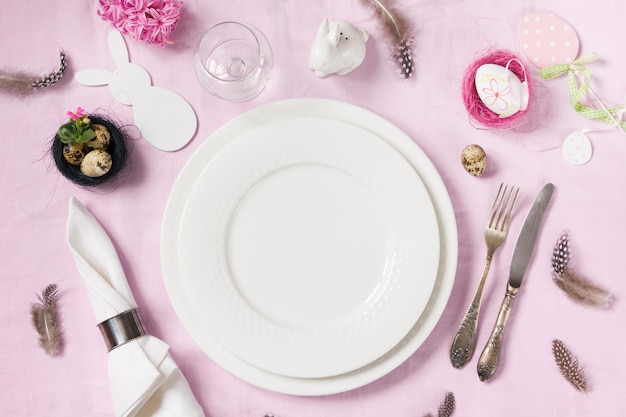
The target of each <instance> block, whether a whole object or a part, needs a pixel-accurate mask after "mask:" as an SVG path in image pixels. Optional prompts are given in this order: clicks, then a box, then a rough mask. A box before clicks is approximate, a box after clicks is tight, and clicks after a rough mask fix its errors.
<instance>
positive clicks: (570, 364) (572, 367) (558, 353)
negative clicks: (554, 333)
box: [552, 339, 587, 392]
mask: <svg viewBox="0 0 626 417" xmlns="http://www.w3.org/2000/svg"><path fill="white" fill-rule="evenodd" d="M552 354H553V355H554V360H555V362H556V365H557V366H558V367H559V371H560V372H561V375H563V377H564V378H565V379H566V380H567V382H569V383H570V384H572V386H573V387H574V388H576V389H577V390H578V391H582V392H587V377H586V376H585V372H584V371H583V370H582V368H581V367H580V366H579V363H578V359H577V358H576V357H574V355H572V353H571V352H570V350H569V349H568V348H567V346H565V343H563V342H562V341H561V340H558V339H556V340H553V341H552Z"/></svg>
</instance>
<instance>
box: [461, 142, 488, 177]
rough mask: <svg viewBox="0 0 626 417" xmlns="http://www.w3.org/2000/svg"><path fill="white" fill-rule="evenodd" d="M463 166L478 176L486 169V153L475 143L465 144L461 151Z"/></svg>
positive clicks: (471, 173)
mask: <svg viewBox="0 0 626 417" xmlns="http://www.w3.org/2000/svg"><path fill="white" fill-rule="evenodd" d="M461 164H463V168H465V170H466V171H467V172H468V173H469V174H470V175H473V176H475V177H480V176H481V175H483V173H484V172H485V169H487V154H486V153H485V150H484V149H483V148H481V147H480V146H478V145H476V144H472V145H468V146H466V147H465V148H464V149H463V151H462V152H461Z"/></svg>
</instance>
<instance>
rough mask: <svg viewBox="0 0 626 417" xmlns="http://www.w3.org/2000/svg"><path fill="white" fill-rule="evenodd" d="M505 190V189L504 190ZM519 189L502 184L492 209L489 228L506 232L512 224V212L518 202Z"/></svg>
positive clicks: (488, 222)
mask: <svg viewBox="0 0 626 417" xmlns="http://www.w3.org/2000/svg"><path fill="white" fill-rule="evenodd" d="M503 188H504V189H503ZM518 193H519V187H509V186H508V185H506V184H504V183H502V184H500V188H499V189H498V194H497V195H496V199H495V200H494V202H493V206H492V207H491V212H490V213H489V220H488V221H487V227H489V228H492V229H496V230H501V231H505V230H507V229H508V228H509V223H510V222H511V212H512V211H513V207H514V206H515V202H516V201H517V195H518Z"/></svg>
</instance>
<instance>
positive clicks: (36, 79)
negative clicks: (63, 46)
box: [0, 51, 67, 96]
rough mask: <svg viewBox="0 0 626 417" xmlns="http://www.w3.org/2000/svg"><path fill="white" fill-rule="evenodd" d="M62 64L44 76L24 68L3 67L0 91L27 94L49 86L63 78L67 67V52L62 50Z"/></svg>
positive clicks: (18, 94)
mask: <svg viewBox="0 0 626 417" xmlns="http://www.w3.org/2000/svg"><path fill="white" fill-rule="evenodd" d="M60 59H61V64H60V66H59V68H58V69H57V70H55V71H53V72H51V73H50V74H48V75H46V76H44V77H42V76H40V75H37V74H32V73H29V72H27V71H22V70H12V69H1V70H0V92H2V93H8V94H13V95H17V96H25V95H28V94H31V93H34V92H35V91H37V90H38V89H40V88H45V87H49V86H51V85H53V84H55V83H56V82H57V81H59V80H60V79H61V78H63V74H64V73H65V69H66V68H67V60H66V59H65V53H64V52H63V51H61V52H60Z"/></svg>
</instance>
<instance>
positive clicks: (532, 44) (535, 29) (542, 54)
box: [518, 12, 580, 69]
mask: <svg viewBox="0 0 626 417" xmlns="http://www.w3.org/2000/svg"><path fill="white" fill-rule="evenodd" d="M518 37H519V43H520V45H521V47H522V51H523V53H524V55H526V57H527V58H528V59H529V60H530V62H532V63H533V64H534V65H535V66H536V67H537V68H539V69H543V68H546V67H549V66H551V65H555V64H566V65H569V64H571V63H572V62H574V60H575V59H576V57H577V56H578V51H579V47H580V42H579V40H578V35H576V31H575V30H574V28H572V27H571V26H570V24H569V23H567V22H566V21H565V20H563V19H562V18H560V17H558V16H555V15H553V14H551V13H545V12H539V13H537V12H535V13H529V14H527V15H525V16H524V17H522V19H521V21H520V24H519V27H518Z"/></svg>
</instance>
